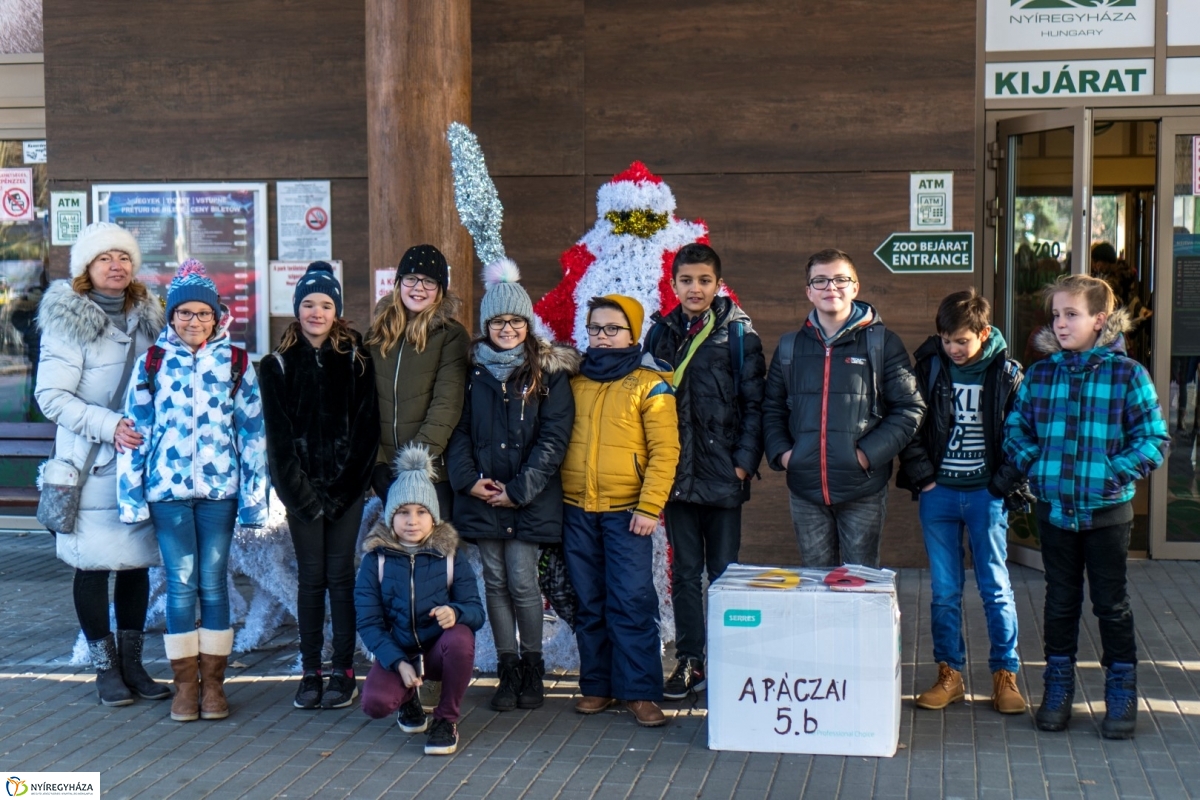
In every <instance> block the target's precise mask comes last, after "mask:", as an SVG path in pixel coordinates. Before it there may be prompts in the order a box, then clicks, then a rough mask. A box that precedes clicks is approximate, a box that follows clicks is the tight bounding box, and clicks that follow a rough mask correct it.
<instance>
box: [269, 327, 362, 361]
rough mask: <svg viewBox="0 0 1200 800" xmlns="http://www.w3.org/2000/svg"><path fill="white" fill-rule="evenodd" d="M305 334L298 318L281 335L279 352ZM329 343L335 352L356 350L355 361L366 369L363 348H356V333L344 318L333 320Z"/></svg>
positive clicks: (288, 347) (293, 344)
mask: <svg viewBox="0 0 1200 800" xmlns="http://www.w3.org/2000/svg"><path fill="white" fill-rule="evenodd" d="M302 336H304V329H303V328H302V327H300V320H296V321H295V322H293V323H292V324H291V325H288V326H287V330H285V331H284V332H283V336H281V337H279V346H278V347H276V348H275V351H276V352H277V353H283V352H286V351H287V350H288V349H290V348H292V347H294V346H295V345H296V343H297V342H299V341H300V337H302ZM329 343H330V345H331V346H332V347H333V351H334V352H335V353H348V352H350V351H351V350H354V361H355V363H357V364H358V365H359V367H360V368H361V369H366V366H367V359H366V357H365V356H363V354H362V351H361V350H355V348H354V333H353V332H352V331H351V330H350V325H349V323H347V322H346V321H345V320H344V319H341V318H338V319H335V320H334V321H333V327H332V328H331V329H330V331H329Z"/></svg>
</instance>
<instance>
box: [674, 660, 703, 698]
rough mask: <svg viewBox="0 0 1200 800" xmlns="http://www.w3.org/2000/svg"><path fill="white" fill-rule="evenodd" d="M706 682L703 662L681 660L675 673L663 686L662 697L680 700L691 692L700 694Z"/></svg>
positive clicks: (676, 666)
mask: <svg viewBox="0 0 1200 800" xmlns="http://www.w3.org/2000/svg"><path fill="white" fill-rule="evenodd" d="M707 685H708V681H707V680H705V679H704V662H702V661H701V660H700V659H698V658H681V659H679V663H677V664H676V665H675V671H674V672H672V673H671V677H669V678H667V682H666V684H665V685H664V686H663V697H665V698H666V699H668V700H682V699H683V698H685V697H687V696H688V694H690V693H692V692H702V691H704V687H705V686H707Z"/></svg>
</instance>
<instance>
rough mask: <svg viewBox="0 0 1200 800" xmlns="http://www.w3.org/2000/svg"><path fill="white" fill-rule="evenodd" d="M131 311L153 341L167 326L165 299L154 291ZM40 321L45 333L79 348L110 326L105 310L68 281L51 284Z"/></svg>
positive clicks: (40, 313)
mask: <svg viewBox="0 0 1200 800" xmlns="http://www.w3.org/2000/svg"><path fill="white" fill-rule="evenodd" d="M132 313H134V314H136V315H137V317H138V323H137V327H138V330H140V331H141V332H142V333H143V334H145V336H146V338H147V339H149V340H150V341H154V340H155V339H157V338H158V334H159V333H160V332H161V331H162V329H163V328H164V327H166V318H165V317H164V315H163V305H162V300H160V299H159V297H158V295H156V294H154V292H150V295H149V297H147V298H146V299H145V300H144V301H142V302H140V303H138V304H137V305H136V306H134V307H133V310H132ZM37 323H38V327H39V328H40V329H41V331H42V335H44V336H50V337H52V338H55V339H64V340H66V341H68V342H71V343H72V344H74V345H76V346H79V347H85V346H87V345H89V344H92V343H93V342H95V341H97V340H98V339H100V337H102V336H103V335H104V332H105V331H107V330H108V328H109V325H110V323H109V321H108V315H107V314H105V313H104V310H103V309H101V308H100V306H98V305H96V304H95V303H93V302H92V301H91V300H90V299H88V297H87V295H83V294H80V293H79V292H77V291H75V290H74V289H72V288H71V282H70V281H67V280H60V281H54V283H52V284H50V288H48V289H47V290H46V293H45V294H44V295H43V296H42V302H41V303H40V304H39V305H38V312H37ZM121 332H122V333H126V331H121Z"/></svg>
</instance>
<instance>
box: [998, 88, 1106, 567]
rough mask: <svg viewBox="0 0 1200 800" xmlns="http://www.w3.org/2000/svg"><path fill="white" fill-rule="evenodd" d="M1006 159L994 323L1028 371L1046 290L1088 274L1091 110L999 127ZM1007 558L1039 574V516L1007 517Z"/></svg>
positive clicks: (1042, 318) (1037, 117)
mask: <svg viewBox="0 0 1200 800" xmlns="http://www.w3.org/2000/svg"><path fill="white" fill-rule="evenodd" d="M997 141H998V142H999V144H1000V148H1001V152H1002V156H1001V159H1000V168H999V174H998V175H997V180H996V184H997V187H996V188H997V194H998V198H997V199H998V201H999V207H1000V210H1001V214H1000V219H999V222H998V225H997V245H998V250H999V252H998V253H997V256H998V257H997V262H996V266H997V273H998V274H997V293H996V300H997V303H996V306H997V308H996V318H995V322H996V323H997V324H998V325H999V326H1000V327H1001V330H1002V331H1003V332H1004V334H1005V336H1006V338H1007V339H1008V346H1009V353H1010V354H1011V355H1012V356H1013V357H1015V358H1016V359H1017V360H1018V361H1020V362H1021V363H1022V364H1024V365H1025V366H1028V365H1029V364H1031V363H1033V362H1034V361H1037V360H1038V359H1039V358H1041V357H1042V354H1041V353H1039V352H1038V351H1037V350H1036V348H1034V347H1033V337H1034V334H1035V333H1037V331H1038V330H1039V329H1040V328H1041V327H1042V326H1044V325H1045V324H1046V323H1047V321H1048V320H1047V319H1046V315H1045V312H1044V311H1043V305H1042V295H1041V291H1042V287H1043V286H1045V285H1046V284H1047V283H1051V282H1053V281H1054V279H1055V278H1057V277H1058V276H1059V275H1062V274H1064V273H1070V272H1085V271H1086V270H1087V266H1088V264H1087V262H1088V248H1089V244H1090V226H1089V224H1088V217H1089V213H1090V210H1091V204H1090V202H1089V200H1090V198H1091V186H1090V182H1091V160H1092V159H1091V144H1092V114H1091V110H1090V109H1085V108H1078V109H1065V110H1061V111H1050V112H1045V113H1039V114H1030V115H1028V116H1023V117H1017V118H1015V119H1007V120H1003V121H1001V122H999V123H998V125H997ZM1009 544H1010V547H1009V558H1010V559H1012V560H1014V561H1017V562H1019V563H1024V564H1028V565H1030V566H1036V567H1040V566H1041V554H1040V552H1038V551H1039V550H1040V542H1039V540H1038V534H1037V524H1036V522H1035V520H1034V517H1033V514H1032V513H1030V514H1012V515H1010V517H1009Z"/></svg>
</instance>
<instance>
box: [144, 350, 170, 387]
mask: <svg viewBox="0 0 1200 800" xmlns="http://www.w3.org/2000/svg"><path fill="white" fill-rule="evenodd" d="M166 353H167V351H166V350H164V349H162V348H161V347H159V346H158V345H156V344H152V345H150V349H149V350H147V351H146V382H145V383H143V384H140V385H138V387H137V388H138V389H146V390H147V391H149V392H150V396H151V397H153V396H154V390H155V389H157V388H158V385H157V383H156V381H155V379H154V377H155V376H156V375H157V374H158V370H159V368H160V367H161V366H162V362H163V356H165V355H166Z"/></svg>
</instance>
